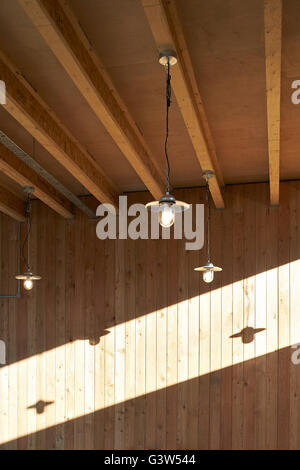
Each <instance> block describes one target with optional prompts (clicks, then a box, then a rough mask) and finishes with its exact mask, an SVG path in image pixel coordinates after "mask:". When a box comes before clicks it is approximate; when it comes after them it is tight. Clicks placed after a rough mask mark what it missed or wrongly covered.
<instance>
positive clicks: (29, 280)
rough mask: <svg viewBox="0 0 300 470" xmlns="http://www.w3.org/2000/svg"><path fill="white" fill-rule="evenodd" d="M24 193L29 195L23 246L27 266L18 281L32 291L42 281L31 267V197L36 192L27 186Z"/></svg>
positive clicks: (18, 276)
mask: <svg viewBox="0 0 300 470" xmlns="http://www.w3.org/2000/svg"><path fill="white" fill-rule="evenodd" d="M24 191H25V193H26V194H27V202H26V222H27V234H26V236H25V239H24V242H23V246H22V257H23V261H24V264H25V268H26V270H25V272H24V273H23V274H17V275H16V276H15V278H16V279H18V280H22V281H23V287H24V289H26V290H31V289H32V288H33V285H34V282H33V281H39V280H40V279H42V277H41V276H36V275H34V274H32V272H31V267H30V231H31V199H30V196H31V194H32V193H33V191H34V188H33V187H32V186H25V187H24ZM26 243H27V259H26V258H25V256H24V248H25V245H26Z"/></svg>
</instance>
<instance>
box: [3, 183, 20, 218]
mask: <svg viewBox="0 0 300 470" xmlns="http://www.w3.org/2000/svg"><path fill="white" fill-rule="evenodd" d="M25 210H26V203H25V201H22V199H20V198H18V197H17V196H15V195H14V194H13V193H11V192H10V191H8V190H7V189H6V188H4V187H3V186H1V185H0V212H3V213H4V214H6V215H9V216H10V217H12V218H13V219H15V220H17V221H18V222H25V220H26V212H25Z"/></svg>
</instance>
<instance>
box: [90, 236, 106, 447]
mask: <svg viewBox="0 0 300 470" xmlns="http://www.w3.org/2000/svg"><path fill="white" fill-rule="evenodd" d="M95 263H96V266H95V282H96V287H95V294H94V296H95V309H96V310H95V333H96V335H97V338H99V341H98V342H97V344H96V345H95V410H96V412H95V416H94V448H95V449H104V446H105V439H104V438H105V434H106V433H105V412H104V406H105V388H104V385H105V338H106V335H107V334H110V332H109V330H108V328H106V318H105V278H104V276H103V273H104V272H105V263H106V261H105V241H103V240H99V239H98V238H97V239H96V241H95ZM97 410H98V411H97Z"/></svg>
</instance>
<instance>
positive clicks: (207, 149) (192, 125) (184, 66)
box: [141, 0, 224, 209]
mask: <svg viewBox="0 0 300 470" xmlns="http://www.w3.org/2000/svg"><path fill="white" fill-rule="evenodd" d="M141 4H142V6H143V8H144V10H145V14H146V17H147V20H148V22H149V26H150V28H151V31H152V34H153V37H154V40H155V43H156V46H157V48H158V50H159V52H160V53H161V52H162V53H163V52H164V51H166V50H167V51H170V50H171V51H175V53H176V54H177V57H178V62H177V64H176V65H174V66H173V67H172V69H171V74H172V80H171V84H172V88H173V90H174V94H175V96H176V100H177V103H178V105H179V108H180V111H181V114H182V117H183V120H184V122H185V125H186V128H187V131H188V133H189V136H190V138H191V141H192V144H193V146H194V149H195V153H196V156H197V158H198V161H199V164H200V166H201V169H202V171H206V170H212V171H214V173H215V174H216V178H213V179H212V180H211V181H210V189H211V194H212V198H213V200H214V203H215V205H216V207H218V208H219V209H220V208H223V207H224V199H223V195H222V191H221V187H222V186H223V185H224V181H223V177H222V174H221V169H220V165H219V163H218V160H217V156H216V150H215V146H214V142H213V139H212V136H211V133H210V130H209V125H208V121H207V117H206V114H205V110H204V105H203V102H202V99H201V95H200V92H199V89H198V85H197V82H196V78H195V74H194V70H193V66H192V61H191V58H190V55H189V52H188V48H187V45H186V42H185V38H184V34H183V30H182V27H181V24H180V20H179V16H178V13H177V9H176V5H175V3H174V2H173V1H165V0H159V1H156V0H153V1H152V0H151V1H149V0H141Z"/></svg>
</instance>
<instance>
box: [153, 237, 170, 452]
mask: <svg viewBox="0 0 300 470" xmlns="http://www.w3.org/2000/svg"><path fill="white" fill-rule="evenodd" d="M167 244H168V240H159V242H158V247H157V261H156V266H157V286H158V289H157V294H156V297H157V322H156V328H157V329H156V339H157V357H156V359H157V365H156V387H157V390H158V392H157V401H156V403H157V411H156V413H157V414H156V416H157V422H156V448H157V449H166V437H167V431H166V385H167V306H166V304H167V276H166V273H167Z"/></svg>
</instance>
